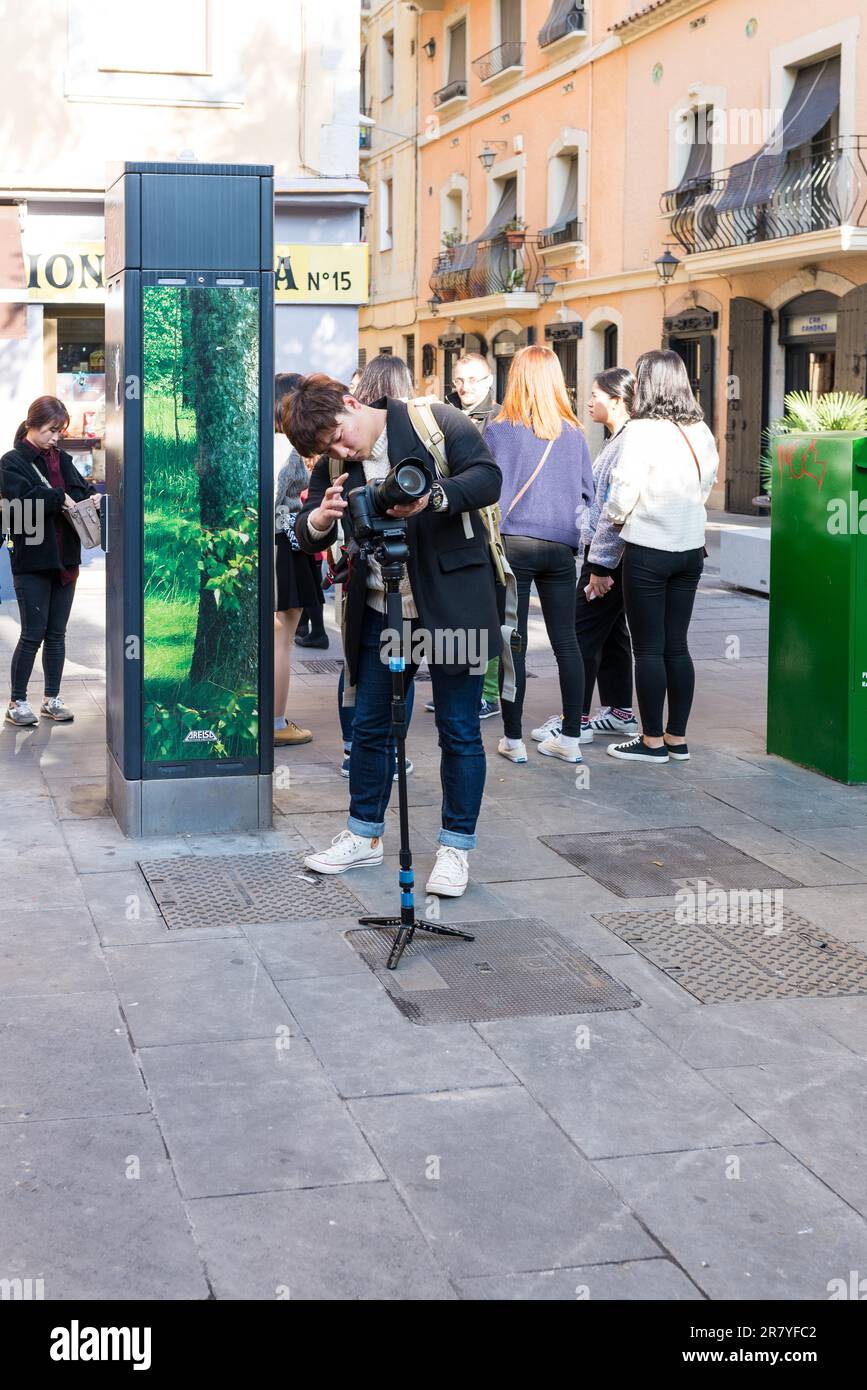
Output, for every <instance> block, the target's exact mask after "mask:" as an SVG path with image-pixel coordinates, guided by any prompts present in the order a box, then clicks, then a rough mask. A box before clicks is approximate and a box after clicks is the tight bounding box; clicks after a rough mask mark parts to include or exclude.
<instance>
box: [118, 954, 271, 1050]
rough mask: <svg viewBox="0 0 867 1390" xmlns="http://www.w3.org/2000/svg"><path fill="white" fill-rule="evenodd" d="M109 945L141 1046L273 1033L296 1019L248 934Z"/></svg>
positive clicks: (125, 1005)
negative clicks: (132, 944) (149, 943)
mask: <svg viewBox="0 0 867 1390" xmlns="http://www.w3.org/2000/svg"><path fill="white" fill-rule="evenodd" d="M105 951H106V959H107V961H108V964H109V969H110V970H111V973H112V977H113V979H114V983H115V988H116V989H117V992H118V995H119V997H120V1001H121V1004H122V1005H123V1010H124V1014H125V1015H126V1018H127V1020H128V1022H129V1028H130V1033H131V1034H132V1037H133V1041H134V1042H135V1045H136V1047H153V1046H155V1045H165V1044H168V1043H184V1042H230V1041H238V1040H241V1039H243V1038H272V1039H273V1038H275V1037H278V1036H279V1031H278V1030H280V1029H282V1028H284V1027H286V1026H287V1025H289V1024H291V1018H290V1016H289V1011H288V1009H287V1008H286V1005H285V1004H284V1002H283V1000H282V999H281V998H280V995H279V994H278V993H277V990H276V988H275V986H274V984H273V983H272V981H271V978H270V976H269V975H268V973H267V972H266V970H265V969H264V967H263V965H262V963H261V961H260V960H259V958H258V956H256V954H255V952H254V951H253V950H252V949H251V948H250V946H249V944H248V943H247V942H246V941H244V940H243V938H242V937H238V938H236V939H228V940H216V939H214V938H211V939H210V940H203V941H191V940H186V941H170V942H168V943H165V944H160V945H149V946H148V945H144V946H109V947H106V948H105Z"/></svg>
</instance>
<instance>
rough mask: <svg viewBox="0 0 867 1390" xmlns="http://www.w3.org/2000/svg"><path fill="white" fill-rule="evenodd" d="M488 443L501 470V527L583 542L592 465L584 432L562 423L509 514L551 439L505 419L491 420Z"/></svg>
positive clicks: (539, 536)
mask: <svg viewBox="0 0 867 1390" xmlns="http://www.w3.org/2000/svg"><path fill="white" fill-rule="evenodd" d="M485 443H486V444H487V446H488V448H489V449H490V451H491V453H492V454H493V456H494V458H495V460H496V462H497V465H498V467H499V469H500V471H501V473H502V475H503V490H502V492H501V493H500V507H501V509H502V513H503V520H502V523H501V529H502V532H503V534H504V535H506V536H533V537H535V539H537V540H542V541H560V542H561V544H563V545H568V546H570V547H571V548H572V549H573V550H578V549H580V546H581V522H582V518H583V515H584V509H585V507H586V506H587V504H588V502H589V501H590V499H591V497H592V496H593V469H592V466H591V463H590V450H589V449H588V448H587V441H586V439H585V438H584V431H583V430H579V429H576V428H575V427H574V425H573V426H570V425H566V424H564V425H563V429H562V431H561V433H560V436H559V438H558V439H555V440H554V444H553V447H552V449H551V452H550V453H549V455H548V457H547V459H546V460H545V466H544V468H543V469H542V471H541V473H539V475H538V476H537V478H536V480H535V482H533V483H531V485H530V487H529V488H528V489H527V491H526V492H525V493H524V496H523V497H522V498H521V500H520V502H519V503H518V505H517V506H516V507H515V508H513V510H512V512H511V514H510V515H509V516H508V517H507V516H506V512H507V511H508V510H509V504H510V502H511V501H512V499H513V498H514V497H516V496H517V494H518V493H519V492H520V491H521V488H522V487H523V486H524V484H525V483H526V482H527V480H528V479H529V478H530V477H531V476H532V474H533V471H534V469H535V468H536V466H537V465H538V463H539V461H540V459H541V457H542V454H543V453H544V451H545V448H546V446H547V443H548V441H547V440H546V439H539V438H538V436H537V435H535V434H534V433H533V431H532V430H530V429H527V428H526V426H524V425H510V424H509V423H508V422H507V421H506V420H501V421H500V422H499V423H494V424H490V425H488V428H487V429H486V430H485Z"/></svg>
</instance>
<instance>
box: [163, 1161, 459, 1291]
mask: <svg viewBox="0 0 867 1390" xmlns="http://www.w3.org/2000/svg"><path fill="white" fill-rule="evenodd" d="M190 1212H191V1216H192V1221H193V1225H194V1228H195V1231H196V1236H197V1238H198V1240H199V1242H200V1245H201V1250H202V1256H203V1259H204V1261H205V1264H206V1266H207V1269H208V1273H209V1277H210V1280H211V1283H212V1285H213V1288H214V1293H215V1295H216V1297H217V1298H228V1299H247V1298H254V1299H262V1300H273V1299H275V1298H281V1299H294V1300H315V1301H334V1300H340V1301H343V1300H349V1299H352V1300H355V1299H363V1300H379V1301H381V1302H394V1301H400V1302H405V1301H420V1302H429V1301H437V1302H439V1301H441V1300H445V1301H448V1300H452V1299H454V1298H455V1297H456V1294H455V1292H454V1290H453V1288H452V1287H451V1285H450V1284H449V1282H448V1280H447V1279H446V1277H445V1276H444V1274H443V1273H442V1272H441V1271H440V1270H439V1269H438V1267H437V1265H436V1262H435V1260H434V1258H433V1256H432V1255H431V1252H430V1250H429V1249H428V1247H427V1245H426V1243H425V1241H424V1239H423V1237H422V1236H421V1234H420V1232H419V1230H418V1228H417V1226H416V1225H415V1223H414V1222H413V1220H412V1218H411V1217H410V1216H409V1215H408V1213H407V1211H406V1209H405V1207H404V1205H403V1203H402V1202H401V1200H400V1198H399V1197H398V1196H397V1194H396V1193H395V1191H394V1189H393V1188H392V1186H391V1184H390V1183H388V1182H367V1183H362V1184H357V1185H354V1186H342V1187H320V1188H315V1189H310V1190H308V1191H303V1192H276V1193H273V1192H269V1193H264V1194H260V1195H258V1194H257V1195H255V1196H248V1197H218V1198H214V1199H212V1200H209V1201H202V1202H199V1201H196V1202H191V1203H190Z"/></svg>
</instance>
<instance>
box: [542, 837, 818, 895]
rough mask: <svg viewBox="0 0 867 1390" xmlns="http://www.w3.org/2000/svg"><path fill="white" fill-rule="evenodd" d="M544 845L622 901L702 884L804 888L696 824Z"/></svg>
mask: <svg viewBox="0 0 867 1390" xmlns="http://www.w3.org/2000/svg"><path fill="white" fill-rule="evenodd" d="M542 844H543V845H548V847H549V848H550V849H553V850H555V851H556V852H557V854H560V855H562V856H563V858H564V859H568V861H569V863H570V864H573V865H574V866H575V868H576V869H581V870H582V871H583V872H584V873H585V874H587V876H588V877H589V878H595V880H596V882H597V883H601V884H602V885H603V887H605V888H610V889H611V892H612V893H616V894H617V896H618V897H620V898H669V897H673V896H674V894H675V893H677V892H678V890H679V889H681V888H692V887H694V886H695V885H696V884H697V883H698V882H699V881H700V880H703V881H704V882H705V883H706V884H707V885H708V886H709V887H710V888H742V889H757V888H800V887H801V886H802V885H801V884H800V883H798V882H797V881H796V880H795V879H792V878H787V877H786V875H785V874H781V873H778V872H777V870H776V869H771V868H769V867H768V865H767V864H762V863H761V861H760V860H758V859H753V858H752V857H751V856H750V855H749V854H744V853H743V851H742V850H739V849H735V847H734V845H729V844H727V843H726V841H725V840H718V839H717V837H716V835H711V834H710V832H709V831H707V830H702V829H701V828H700V827H699V826H697V825H689V826H684V827H679V828H676V829H675V828H669V827H667V828H666V829H665V830H627V831H604V832H602V833H598V834H584V835H547V836H543V837H542Z"/></svg>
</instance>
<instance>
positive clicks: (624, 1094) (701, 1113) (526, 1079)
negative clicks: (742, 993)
mask: <svg viewBox="0 0 867 1390" xmlns="http://www.w3.org/2000/svg"><path fill="white" fill-rule="evenodd" d="M475 1027H476V1029H477V1031H478V1032H479V1033H480V1034H481V1036H482V1037H483V1038H484V1039H485V1040H486V1041H487V1042H488V1043H489V1044H490V1046H491V1047H492V1048H493V1050H494V1052H495V1053H496V1054H497V1056H498V1057H500V1058H501V1059H502V1060H503V1062H505V1063H506V1065H507V1066H508V1067H509V1069H510V1070H511V1071H513V1072H514V1073H515V1075H516V1076H517V1078H518V1079H519V1081H520V1082H521V1083H522V1085H524V1086H526V1088H527V1090H528V1091H529V1092H530V1094H531V1095H532V1096H534V1097H535V1099H536V1100H537V1101H538V1102H539V1104H540V1105H541V1106H542V1107H543V1108H544V1109H545V1110H546V1111H547V1112H548V1114H549V1115H551V1116H552V1117H553V1119H555V1120H556V1122H557V1124H558V1125H559V1126H560V1128H561V1129H562V1130H563V1131H564V1132H565V1133H566V1134H568V1135H569V1137H570V1139H572V1140H573V1141H574V1142H575V1144H576V1145H577V1146H578V1148H579V1149H580V1150H581V1152H582V1153H584V1154H586V1155H587V1156H588V1157H589V1158H593V1159H595V1158H597V1157H610V1156H612V1155H620V1154H635V1153H660V1152H664V1151H665V1150H669V1149H703V1148H711V1147H713V1146H714V1145H717V1144H739V1143H751V1142H757V1141H758V1140H760V1139H762V1138H763V1137H764V1136H763V1134H762V1131H761V1130H760V1129H759V1128H758V1126H756V1125H755V1124H753V1123H752V1121H751V1120H749V1119H747V1117H746V1116H745V1115H743V1114H742V1113H741V1112H740V1111H739V1110H738V1109H736V1107H735V1106H734V1105H732V1104H731V1103H726V1104H725V1105H720V1104H719V1101H720V1098H721V1097H720V1093H719V1091H718V1090H717V1089H716V1088H715V1087H714V1086H712V1085H710V1084H709V1083H708V1082H707V1081H706V1080H705V1079H704V1078H703V1077H701V1076H699V1075H698V1074H697V1073H696V1072H695V1071H694V1070H693V1069H692V1068H691V1067H689V1066H688V1065H687V1064H686V1063H685V1062H683V1061H681V1060H680V1059H679V1058H678V1057H677V1056H676V1054H675V1053H674V1052H673V1051H672V1050H671V1049H670V1048H669V1047H666V1046H665V1044H664V1043H662V1042H660V1041H659V1040H658V1039H657V1038H656V1037H654V1036H653V1035H652V1034H649V1033H648V1031H647V1030H646V1029H645V1028H644V1027H643V1026H642V1024H641V1022H640V1021H639V1020H638V1019H637V1018H633V1017H632V1016H630V1015H627V1014H625V1013H617V1014H575V1015H573V1016H572V1017H568V1018H532V1019H520V1020H518V1019H503V1020H497V1021H496V1022H494V1023H477V1024H476V1025H475Z"/></svg>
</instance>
